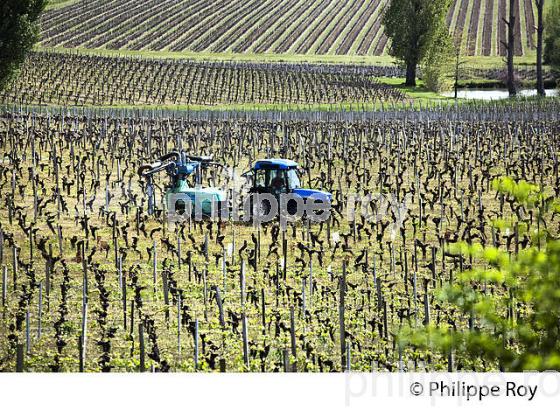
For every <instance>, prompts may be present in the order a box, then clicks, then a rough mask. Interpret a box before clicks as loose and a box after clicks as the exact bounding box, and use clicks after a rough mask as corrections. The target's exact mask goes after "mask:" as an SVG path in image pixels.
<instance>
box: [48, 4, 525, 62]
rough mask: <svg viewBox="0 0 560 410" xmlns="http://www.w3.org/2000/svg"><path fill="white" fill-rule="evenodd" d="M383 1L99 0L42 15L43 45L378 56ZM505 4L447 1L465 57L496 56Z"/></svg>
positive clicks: (521, 25) (520, 43) (521, 32)
mask: <svg viewBox="0 0 560 410" xmlns="http://www.w3.org/2000/svg"><path fill="white" fill-rule="evenodd" d="M386 3H387V1H386V0H351V1H344V2H341V1H335V0H288V1H279V0H251V1H245V2H242V1H238V0H218V1H211V2H208V1H204V0H164V1H161V0H148V1H142V2H139V1H136V0H98V1H85V0H83V1H79V2H75V3H71V4H70V5H68V6H67V7H60V8H55V9H53V10H49V11H48V12H47V13H46V15H45V16H44V18H43V21H42V42H41V44H42V46H44V47H64V48H77V47H79V48H91V49H95V48H106V49H113V50H120V49H127V50H158V51H159V50H161V51H179V52H180V51H193V52H215V53H277V54H318V55H327V54H328V55H358V56H367V55H376V56H379V55H383V54H385V53H386V52H387V50H388V44H387V37H386V36H385V34H384V33H383V27H382V24H381V16H382V12H383V10H384V7H385V5H386ZM533 4H534V2H533V1H532V0H518V1H517V2H516V8H517V10H518V12H519V13H518V15H519V16H520V18H519V19H518V20H517V24H516V26H515V36H516V46H515V48H516V53H517V55H526V54H527V53H531V52H532V51H533V49H534V48H535V15H536V13H535V11H534V9H533ZM506 17H507V5H506V0H453V2H452V6H451V9H450V11H449V13H448V16H447V24H448V26H449V28H450V30H451V32H452V33H453V34H454V35H455V36H456V37H457V38H460V39H461V40H462V47H463V49H464V53H465V54H466V55H469V56H503V55H505V49H504V46H503V44H502V41H505V36H506V27H505V24H504V21H503V19H504V18H506Z"/></svg>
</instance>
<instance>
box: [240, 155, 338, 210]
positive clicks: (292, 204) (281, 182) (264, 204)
mask: <svg viewBox="0 0 560 410" xmlns="http://www.w3.org/2000/svg"><path fill="white" fill-rule="evenodd" d="M243 175H244V176H245V177H246V178H249V179H250V181H251V188H250V190H249V193H250V194H253V195H252V197H253V198H255V199H254V200H253V202H252V204H251V205H252V206H251V209H252V212H253V214H254V213H255V212H257V213H258V214H259V215H261V216H262V215H268V214H269V213H270V211H271V204H270V200H269V199H260V198H259V195H254V194H271V195H272V196H273V197H274V198H275V199H276V201H277V204H278V205H279V206H280V207H281V204H282V200H281V196H282V194H291V195H288V196H287V201H286V204H285V205H286V208H287V209H286V211H287V212H288V214H290V215H295V214H296V213H297V210H298V209H297V207H298V205H301V204H302V203H303V204H306V205H307V204H308V203H309V202H311V201H315V203H317V202H321V203H323V204H325V205H326V206H327V207H328V208H330V205H331V201H332V194H330V193H328V192H324V191H319V190H316V189H310V188H302V187H301V182H300V178H299V173H298V164H297V163H296V162H294V161H292V160H289V159H279V158H271V159H261V160H258V161H256V162H255V163H254V165H253V168H252V169H251V170H250V171H248V172H246V173H245V174H243ZM261 197H264V196H261ZM269 198H270V196H269ZM298 202H300V204H298ZM282 211H283V210H282V209H280V212H282Z"/></svg>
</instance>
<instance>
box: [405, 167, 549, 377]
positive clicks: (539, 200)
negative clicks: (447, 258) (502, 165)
mask: <svg viewBox="0 0 560 410" xmlns="http://www.w3.org/2000/svg"><path fill="white" fill-rule="evenodd" d="M493 186H494V188H495V189H496V190H497V192H498V195H503V196H504V198H505V200H506V201H507V202H508V203H512V204H515V205H512V208H516V209H517V210H518V212H516V213H515V214H512V217H511V218H508V219H504V218H502V219H498V220H495V221H493V229H495V230H496V231H497V232H498V234H500V233H501V232H504V233H506V234H508V233H511V232H513V234H512V235H513V236H514V237H515V238H518V237H530V238H531V244H532V245H531V246H530V247H527V248H524V249H520V250H518V251H517V250H516V251H515V252H513V251H512V252H508V251H505V250H502V249H499V248H496V247H482V246H481V245H467V244H459V245H458V246H457V247H456V248H455V249H450V250H449V253H450V254H455V255H456V257H457V258H463V260H471V258H472V260H474V261H478V262H479V263H480V262H481V263H482V264H479V265H478V266H479V267H473V268H472V269H471V270H469V271H466V272H461V273H459V274H458V275H456V277H455V278H454V280H453V282H452V283H449V284H448V285H446V286H444V287H443V288H442V289H441V291H440V292H439V295H438V299H439V303H440V304H443V305H444V306H446V307H447V308H448V309H449V310H450V311H456V312H459V313H461V315H462V317H464V322H463V323H464V325H463V326H464V328H463V329H462V328H460V327H459V325H460V323H457V322H451V321H450V322H449V323H448V324H445V325H439V326H437V327H436V326H428V327H427V328H426V329H424V330H420V331H418V330H414V329H412V328H406V329H404V330H403V332H402V333H401V335H400V343H401V346H402V347H404V346H406V345H413V346H416V347H423V348H430V349H433V348H435V349H438V350H440V351H441V352H442V353H443V354H446V355H448V357H452V356H451V355H450V352H452V351H455V352H457V353H460V355H458V357H459V359H460V361H461V366H462V367H463V366H464V365H466V366H467V367H473V368H475V369H476V370H488V369H495V368H499V369H500V370H501V371H523V370H538V371H544V370H560V310H559V309H558V306H560V292H559V291H558V290H559V289H560V275H559V274H558V272H560V240H558V238H557V237H555V236H554V235H553V234H552V233H550V232H549V231H548V230H547V224H546V223H545V218H549V217H550V214H556V213H559V212H560V202H559V201H558V200H557V199H555V198H554V197H553V196H549V195H550V194H545V193H544V192H543V191H541V188H540V187H539V186H537V185H533V184H529V183H527V182H525V181H519V182H515V181H513V180H512V179H510V178H508V177H501V178H499V179H497V180H495V181H494V182H493ZM529 213H530V214H531V215H532V216H531V217H530V218H529V217H525V216H526V215H527V214H529ZM524 215H525V216H524ZM548 220H549V221H550V219H548ZM549 224H550V222H549ZM513 242H514V244H515V248H516V249H517V247H518V243H519V242H518V240H517V239H514V241H513Z"/></svg>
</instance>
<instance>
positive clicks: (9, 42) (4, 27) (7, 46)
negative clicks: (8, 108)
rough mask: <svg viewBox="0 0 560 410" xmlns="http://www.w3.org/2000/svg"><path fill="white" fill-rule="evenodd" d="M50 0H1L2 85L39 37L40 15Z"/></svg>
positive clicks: (0, 86) (0, 48) (0, 53)
mask: <svg viewBox="0 0 560 410" xmlns="http://www.w3.org/2000/svg"><path fill="white" fill-rule="evenodd" d="M46 5H47V0H2V2H1V3H0V88H2V87H4V86H5V85H6V83H7V82H8V81H9V80H10V78H11V76H12V75H13V74H14V73H15V72H16V71H17V69H18V68H19V66H20V65H21V64H22V63H23V61H24V60H25V56H26V54H27V52H28V51H29V50H31V48H32V47H33V45H34V44H35V43H36V42H37V40H38V39H39V24H38V22H39V17H40V16H41V13H42V12H43V10H44V9H45V6H46Z"/></svg>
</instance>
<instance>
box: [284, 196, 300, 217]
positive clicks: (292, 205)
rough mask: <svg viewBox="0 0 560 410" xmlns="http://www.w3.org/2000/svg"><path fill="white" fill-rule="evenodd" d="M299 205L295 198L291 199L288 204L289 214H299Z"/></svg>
mask: <svg viewBox="0 0 560 410" xmlns="http://www.w3.org/2000/svg"><path fill="white" fill-rule="evenodd" d="M297 207H298V204H297V202H296V200H295V199H290V200H289V201H288V203H287V205H286V208H287V211H288V215H290V216H294V215H295V214H297Z"/></svg>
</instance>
